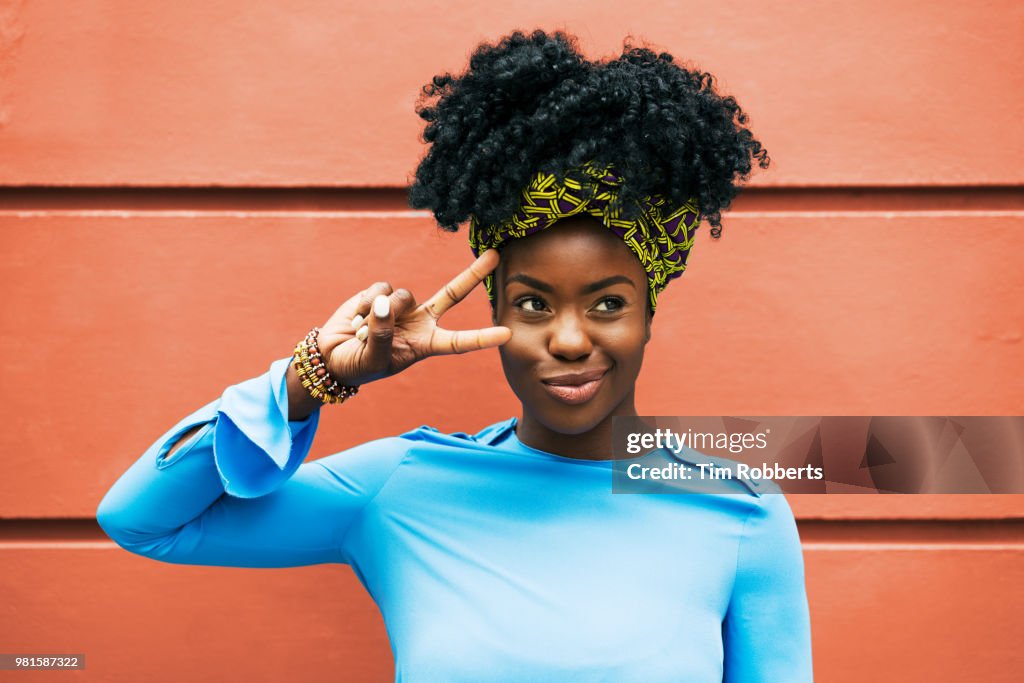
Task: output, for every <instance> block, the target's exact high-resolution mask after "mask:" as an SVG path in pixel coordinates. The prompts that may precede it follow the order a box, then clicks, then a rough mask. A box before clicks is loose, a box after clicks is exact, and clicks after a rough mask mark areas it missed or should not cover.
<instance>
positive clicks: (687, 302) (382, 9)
mask: <svg viewBox="0 0 1024 683" xmlns="http://www.w3.org/2000/svg"><path fill="white" fill-rule="evenodd" d="M533 27H540V28H545V29H549V30H550V29H555V28H565V29H567V30H568V31H570V32H572V33H574V34H576V35H577V36H578V37H579V39H580V43H581V46H582V47H583V48H584V50H585V51H586V52H587V55H588V56H589V57H592V58H598V57H603V56H612V55H614V54H617V51H618V50H619V49H620V48H621V42H622V39H623V38H624V37H626V36H627V35H630V34H632V35H633V36H634V37H637V38H643V39H646V40H647V41H648V42H649V43H650V44H652V45H654V46H656V47H657V48H658V49H661V50H665V51H668V52H670V53H672V54H673V55H675V56H676V57H677V60H679V61H683V62H688V63H692V64H696V65H699V66H700V67H702V68H703V69H706V70H709V71H711V72H712V73H714V74H716V76H718V79H719V83H720V87H721V89H723V90H724V91H726V92H728V93H730V94H733V95H735V96H736V97H737V99H738V100H739V101H740V103H741V104H742V105H743V107H744V108H745V109H746V110H747V111H748V112H750V114H751V125H752V127H753V129H754V130H755V132H756V133H757V135H758V137H759V138H760V139H762V141H763V142H764V144H765V146H766V147H767V148H768V149H769V151H770V153H771V155H772V160H773V167H772V169H771V170H770V171H769V172H767V173H761V174H759V175H756V176H755V178H754V179H753V181H752V183H751V191H750V192H748V193H747V194H746V195H744V196H743V197H741V199H739V200H738V201H737V203H736V205H735V207H734V209H733V210H732V211H731V212H729V213H727V214H726V216H725V227H724V230H723V234H722V238H721V239H720V240H713V239H711V238H710V235H709V234H708V233H707V231H706V230H703V229H702V230H701V231H700V232H699V233H698V238H697V243H696V246H695V248H694V250H693V255H692V256H691V258H690V262H689V263H690V265H689V266H688V268H687V272H686V275H685V277H683V278H682V279H680V280H679V281H678V283H677V284H674V285H673V286H672V287H669V288H668V289H667V290H666V292H665V293H664V294H663V295H662V296H661V298H660V299H659V307H658V311H659V313H658V316H657V319H656V322H655V325H654V336H653V339H652V341H651V343H650V345H649V346H648V351H647V356H646V358H645V361H644V363H645V368H646V369H647V370H648V371H647V372H645V373H642V374H641V376H640V381H639V384H638V390H637V397H638V405H637V407H638V410H639V411H640V413H641V414H647V413H650V414H662V415H687V414H733V415H770V414H778V415H843V414H851V415H1022V414H1024V382H1022V380H1021V377H1022V376H1024V269H1022V268H1021V254H1022V253H1024V189H1022V184H1024V172H1022V170H1021V169H1022V168H1024V167H1022V165H1021V164H1020V153H1021V151H1022V150H1024V133H1022V128H1021V127H1020V126H1019V122H1020V121H1021V120H1022V119H1024V96H1022V93H1024V69H1022V68H1021V66H1020V65H1021V64H1024V41H1022V40H1021V39H1020V38H1021V36H1024V4H1022V3H1019V2H1010V1H1007V0H998V1H995V0H993V1H988V2H984V1H983V2H976V3H970V4H967V3H963V2H953V1H952V0H939V1H937V2H921V1H920V0H895V1H889V2H881V1H880V0H857V1H855V2H852V3H851V2H845V3H839V2H819V3H795V2H792V3H769V4H765V3H744V2H738V1H736V0H726V1H724V2H718V3H698V2H693V1H692V0H685V1H683V2H668V1H662V2H655V3H646V4H642V5H635V4H634V5H630V4H628V3H621V2H593V1H591V2H575V1H574V2H535V1H532V0H531V1H530V2H522V3H515V6H514V7H513V6H512V5H511V4H509V3H479V2H477V3H471V2H463V1H462V0H459V1H457V2H444V3H440V2H417V3H410V2H390V3H369V4H367V3H354V2H340V3H339V2H327V1H325V0H302V1H299V2H289V3H280V2H278V3H273V2H240V1H238V0H214V1H210V0H204V1H199V0H185V1H181V2H175V3H158V2H132V1H128V0H107V1H100V0H94V1H87V2H76V3H56V2H49V3H38V2H36V3H32V2H27V1H21V0H7V1H6V2H3V3H0V293H2V301H3V304H2V306H0V358H2V359H3V360H2V361H0V410H2V414H3V416H4V422H5V425H4V426H5V428H4V429H3V430H0V605H2V610H3V611H2V612H0V652H2V653H16V652H33V651H37V652H43V651H47V652H84V653H86V654H87V657H88V667H87V671H86V672H82V673H83V674H84V677H85V678H86V679H87V680H96V681H124V680H139V679H141V678H143V677H144V678H146V679H148V680H159V681H177V680H182V679H184V678H186V677H187V678H188V679H190V680H195V681H205V680H209V681H214V680H216V681H220V680H225V679H229V680H246V679H249V680H259V681H263V680H267V681H271V680H283V679H286V678H287V679H292V680H308V681H322V680H352V681H387V680H390V679H391V677H392V676H393V668H392V663H391V653H390V650H389V647H388V642H387V637H386V634H385V631H384V625H383V623H382V620H381V618H380V615H379V613H378V612H377V610H376V608H375V606H374V604H373V602H372V601H371V600H370V599H369V597H368V596H367V595H366V594H365V592H364V591H363V589H362V587H361V586H360V585H359V582H358V580H357V579H356V577H355V576H354V575H353V573H352V572H351V570H350V569H349V568H347V567H340V566H315V567H303V568H294V569H278V570H274V571H267V570H254V569H228V568H208V567H182V566H174V565H164V564H160V563H157V562H154V561H152V560H147V559H143V558H141V557H137V556H134V555H131V554H129V553H127V552H125V551H123V550H121V549H119V548H117V547H116V546H115V545H114V544H113V543H112V542H111V541H109V540H108V539H107V538H106V536H105V535H104V534H103V533H102V531H100V529H99V527H98V526H97V525H96V524H95V520H94V517H93V516H94V513H95V510H96V506H97V504H98V502H99V500H100V498H101V497H102V496H103V494H104V492H105V491H106V490H107V489H108V488H109V487H110V485H111V484H112V483H113V481H114V480H115V479H116V478H117V477H118V476H119V475H120V473H121V472H123V471H124V470H125V469H126V468H127V467H128V465H129V464H130V463H131V462H133V461H134V460H135V459H136V458H137V457H138V456H139V455H140V454H141V453H142V451H143V450H144V449H145V448H146V447H147V446H148V445H149V444H150V443H151V442H152V441H153V440H154V439H155V438H156V437H158V436H159V435H160V434H162V433H163V432H164V431H165V430H166V429H167V428H168V427H170V426H171V425H172V424H173V423H175V422H177V421H178V420H179V419H180V418H181V417H183V416H185V415H186V414H188V413H190V412H192V411H193V410H195V409H196V408H198V407H199V406H201V405H203V404H205V403H207V402H209V401H210V400H212V399H213V398H216V397H217V396H219V395H220V393H221V392H222V391H223V389H224V388H225V387H226V386H228V385H230V384H234V383H236V382H240V381H242V380H244V379H247V378H249V377H252V376H255V375H257V374H260V373H262V372H264V371H265V370H266V369H267V368H268V367H269V365H270V363H271V362H272V361H273V360H276V359H278V358H283V357H286V356H288V355H290V353H291V350H292V348H293V346H294V343H295V341H296V340H297V339H298V338H299V337H301V336H302V335H303V334H304V333H305V332H306V331H307V330H308V329H309V327H310V326H311V325H314V324H320V323H322V321H323V320H324V319H326V317H327V316H328V315H329V314H330V313H331V312H332V311H333V310H334V309H335V308H336V307H337V306H338V305H339V304H340V303H341V302H342V301H344V300H345V299H347V298H348V297H349V296H350V295H351V294H352V293H354V292H355V291H358V290H359V289H361V288H363V287H365V286H366V285H369V284H371V283H372V282H375V281H378V280H388V281H389V282H392V284H394V285H395V286H403V287H407V288H409V289H411V290H412V291H413V292H414V293H416V294H417V297H418V299H419V300H423V299H424V298H426V297H427V296H429V295H430V294H432V293H433V292H434V291H436V290H437V289H438V288H439V287H440V286H442V285H443V284H444V283H445V282H446V281H447V280H449V279H450V278H451V277H452V276H453V275H454V274H455V273H457V272H458V271H459V270H461V269H462V268H464V267H465V266H466V265H468V263H469V262H471V260H472V254H471V253H470V250H469V246H468V244H467V242H466V235H465V232H460V233H458V234H455V235H451V234H440V233H438V232H437V231H436V230H435V227H434V226H435V224H434V221H433V219H432V217H431V216H430V215H429V214H428V213H426V212H418V211H411V210H408V209H407V208H406V207H405V205H404V188H405V186H406V185H407V182H408V179H409V177H410V175H411V174H412V172H413V170H414V169H415V166H416V163H417V161H418V159H419V158H420V155H421V154H422V153H423V151H424V146H423V144H422V142H421V141H420V139H419V131H420V130H421V124H422V122H421V121H420V119H419V118H418V117H417V116H416V115H415V113H414V111H413V106H414V104H415V101H416V97H417V94H418V91H419V88H420V86H422V85H423V84H424V83H426V82H427V81H428V80H429V79H430V78H431V77H432V76H433V75H434V74H435V73H441V72H443V71H446V70H448V71H453V72H457V71H461V70H462V69H463V68H464V67H465V60H466V57H467V56H468V54H469V53H470V52H471V51H472V49H473V48H474V47H475V45H476V44H477V43H479V42H480V41H482V40H488V41H493V40H495V39H497V38H498V37H500V36H501V35H504V34H505V33H507V32H508V31H510V30H512V29H514V28H527V29H529V28H533ZM309 244H315V245H317V247H316V250H317V252H318V253H319V254H321V255H325V256H326V257H327V259H328V262H329V263H332V264H333V266H332V267H327V268H325V267H323V264H324V262H323V261H321V262H320V263H319V265H318V266H317V267H312V266H311V263H310V261H309V255H308V254H309V250H308V245H309ZM481 289H482V288H481ZM487 321H488V307H487V302H486V298H485V295H484V293H483V292H482V291H480V292H474V293H473V294H472V295H471V297H470V298H469V299H468V300H467V301H465V302H464V303H463V304H461V305H460V306H457V307H456V308H455V309H453V310H452V311H451V312H450V313H449V314H448V315H447V316H446V318H445V324H446V326H448V327H450V328H470V327H480V326H483V325H485V324H489V323H487ZM681 344H685V345H686V348H687V349H688V350H689V352H690V353H692V354H693V357H694V358H697V359H699V362H694V363H689V364H686V365H680V364H676V363H673V362H672V360H673V358H675V357H676V354H677V353H678V352H679V351H678V350H679V348H680V345H681ZM652 368H657V369H658V370H657V371H656V372H653V371H650V369H652ZM518 410H519V404H518V401H517V400H516V398H515V396H514V395H513V394H512V393H511V391H510V390H509V389H508V386H507V384H506V382H505V379H504V376H503V374H502V370H501V366H500V363H499V360H498V356H497V354H496V353H489V352H484V353H475V354H467V355H465V356H457V357H446V358H438V359H432V360H431V361H429V362H424V363H421V364H417V365H416V366H414V367H413V368H411V369H410V370H409V371H407V372H406V373H403V374H402V375H399V376H397V377H395V378H392V379H389V380H388V381H386V382H380V383H374V384H373V385H371V386H369V387H367V388H366V390H364V391H363V392H361V394H360V396H359V397H358V400H354V401H352V402H351V403H348V404H346V405H345V406H343V407H341V408H339V409H337V410H325V414H324V415H323V418H322V419H323V421H322V423H321V431H320V433H319V435H318V437H317V441H316V443H315V444H314V446H313V450H312V453H311V454H310V459H316V458H319V457H322V456H325V455H328V454H330V453H333V452H336V451H339V450H342V449H345V448H348V447H350V446H352V445H355V444H357V443H361V442H364V441H367V440H370V439H373V438H377V437H380V436H385V435H390V434H395V433H399V432H401V431H405V430H406V429H410V428H412V427H415V426H418V425H420V424H424V423H426V424H431V425H434V426H436V427H438V428H439V429H442V430H464V431H468V430H470V429H476V428H480V427H483V426H485V425H487V424H490V423H492V422H495V421H497V420H499V419H505V418H507V417H509V416H511V415H515V414H518ZM790 502H791V505H792V507H793V509H794V511H795V513H796V515H797V518H798V523H799V526H800V531H801V537H802V540H803V543H804V549H805V558H806V563H807V565H806V566H807V586H808V596H809V600H810V606H811V617H812V629H813V640H814V659H815V674H816V680H820V681H826V682H833V681H836V682H846V681H865V680H871V681H894V682H895V681H918V680H920V681H963V680H988V681H1010V680H1017V677H1016V676H1017V675H1018V674H1017V672H1019V670H1020V667H1021V666H1024V655H1022V654H1021V652H1020V649H1019V647H1017V644H1018V642H1019V628H1017V624H1018V621H1019V617H1018V615H1019V614H1020V612H1021V611H1022V609H1024V495H1022V496H1011V495H1002V496H852V495H851V496H810V495H803V496H796V495H794V496H790ZM324 586H329V587H330V590H327V591H325V590H324ZM296 672H298V673H296ZM339 672H340V673H339ZM3 673H4V672H0V680H5V677H4V675H3ZM59 675H61V674H56V673H52V674H50V676H51V677H56V676H59ZM63 675H66V674H63ZM25 677H26V678H32V677H33V676H32V675H26V676H25ZM35 677H39V678H44V677H47V674H42V673H40V674H38V675H37V676H35Z"/></svg>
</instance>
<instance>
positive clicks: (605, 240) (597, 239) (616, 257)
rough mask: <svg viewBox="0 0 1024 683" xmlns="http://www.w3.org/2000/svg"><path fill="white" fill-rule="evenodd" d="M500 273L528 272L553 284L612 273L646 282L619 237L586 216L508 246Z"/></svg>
mask: <svg viewBox="0 0 1024 683" xmlns="http://www.w3.org/2000/svg"><path fill="white" fill-rule="evenodd" d="M499 272H504V273H507V274H509V273H528V274H532V275H535V276H537V277H540V278H541V279H546V280H547V281H549V282H552V283H555V282H562V281H570V282H571V281H575V280H581V279H586V280H587V281H590V280H596V279H599V278H600V277H605V276H608V275H615V274H623V275H626V276H627V277H630V278H631V279H633V280H635V281H637V282H638V283H639V282H646V279H647V274H646V273H645V272H644V269H643V266H641V264H640V260H639V259H638V258H637V257H636V254H634V253H633V252H632V251H631V250H630V248H629V247H628V246H626V243H625V242H623V241H622V238H620V237H619V236H618V235H616V234H615V233H613V232H612V231H611V230H608V229H607V228H606V227H604V225H602V224H601V222H600V220H599V219H598V218H596V217H594V216H591V215H589V214H577V215H575V216H569V217H568V218H563V219H561V220H559V221H557V222H556V223H555V224H554V225H551V226H549V227H547V228H545V229H544V230H541V231H540V232H537V233H534V234H532V235H529V236H528V237H522V238H519V239H516V240H513V241H512V242H510V243H508V244H507V245H506V246H505V247H504V248H503V249H502V252H501V264H500V266H499ZM545 274H546V275H547V276H548V277H547V278H545V277H544V275H545Z"/></svg>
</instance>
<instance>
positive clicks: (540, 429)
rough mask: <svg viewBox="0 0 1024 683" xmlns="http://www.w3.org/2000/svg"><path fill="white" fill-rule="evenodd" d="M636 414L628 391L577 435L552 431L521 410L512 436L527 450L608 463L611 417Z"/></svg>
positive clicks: (524, 410)
mask: <svg viewBox="0 0 1024 683" xmlns="http://www.w3.org/2000/svg"><path fill="white" fill-rule="evenodd" d="M636 415H637V412H636V406H635V404H634V399H633V391H632V390H630V392H629V394H627V395H626V397H625V398H624V399H623V400H622V402H621V403H619V405H618V406H616V407H615V409H614V410H612V412H610V413H609V414H608V415H607V416H605V417H604V419H602V420H601V421H600V422H598V423H597V424H596V425H594V426H593V427H591V428H590V429H588V430H586V431H585V432H581V433H579V434H566V433H565V432H559V431H556V430H554V429H552V428H550V427H548V426H547V425H546V424H544V423H543V422H541V421H540V420H538V419H536V418H535V417H534V416H533V415H532V414H530V413H529V412H528V411H527V410H526V409H525V407H524V409H523V415H522V417H521V418H519V420H518V425H517V426H516V437H518V439H519V441H520V442H521V443H523V444H524V445H526V446H529V447H530V448H536V449H537V450H540V451H545V452H547V453H554V454H555V455H561V456H564V457H566V458H585V459H587V460H611V459H613V458H614V457H615V455H614V453H613V449H612V418H614V417H636Z"/></svg>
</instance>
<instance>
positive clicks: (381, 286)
mask: <svg viewBox="0 0 1024 683" xmlns="http://www.w3.org/2000/svg"><path fill="white" fill-rule="evenodd" d="M392 291H394V290H392V289H391V284H390V283H388V282H383V281H382V282H375V283H373V284H372V285H370V286H369V287H367V288H366V289H364V290H363V291H362V293H361V294H360V296H359V302H358V303H357V304H356V307H355V312H354V313H355V314H354V315H353V316H352V317H353V320H354V319H355V318H356V316H359V317H361V318H363V320H362V322H361V323H360V324H359V325H355V329H359V326H360V325H363V324H366V318H367V316H369V314H370V306H372V305H373V300H374V299H376V298H377V296H378V295H380V294H391V292H392Z"/></svg>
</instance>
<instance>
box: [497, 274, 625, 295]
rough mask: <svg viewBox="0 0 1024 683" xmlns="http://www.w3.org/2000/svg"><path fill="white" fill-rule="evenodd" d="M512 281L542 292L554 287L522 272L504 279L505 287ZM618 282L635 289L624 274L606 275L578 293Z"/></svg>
mask: <svg viewBox="0 0 1024 683" xmlns="http://www.w3.org/2000/svg"><path fill="white" fill-rule="evenodd" d="M513 282H522V283H523V284H524V285H527V286H529V287H533V288H534V289H539V290H540V291H542V292H548V293H552V292H554V291H555V288H554V287H552V286H551V285H549V284H548V283H546V282H543V281H541V280H538V279H537V278H535V277H530V276H529V275H524V274H523V273H516V274H515V275H510V276H509V277H508V278H507V279H506V280H505V287H508V286H509V285H510V284H512V283H513ZM620 282H622V283H624V284H627V285H629V286H631V287H632V288H633V289H636V284H635V283H634V282H633V281H632V280H630V279H629V278H628V277H626V276H625V275H612V276H611V277H606V278H604V279H603V280H598V281H597V282H591V283H590V284H589V285H585V286H584V287H583V288H582V289H581V290H580V294H589V293H591V292H596V291H598V290H599V289H604V288H605V287H610V286H611V285H614V284H618V283H620Z"/></svg>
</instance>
